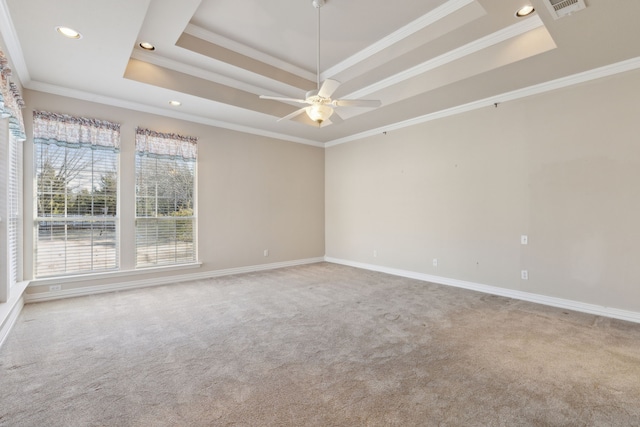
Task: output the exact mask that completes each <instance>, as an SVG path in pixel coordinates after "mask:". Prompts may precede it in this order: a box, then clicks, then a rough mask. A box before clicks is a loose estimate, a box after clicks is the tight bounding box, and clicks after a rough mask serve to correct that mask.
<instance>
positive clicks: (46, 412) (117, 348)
mask: <svg viewBox="0 0 640 427" xmlns="http://www.w3.org/2000/svg"><path fill="white" fill-rule="evenodd" d="M529 425H531V426H565V425H567V426H568V425H570V426H574V425H578V426H582V425H584V426H600V425H601V426H631V425H640V325H638V324H634V323H628V322H623V321H618V320H613V319H608V318H602V317H598V316H593V315H587V314H581V313H575V312H569V311H566V310H561V309H555V308H550V307H545V306H540V305H535V304H531V303H526V302H522V301H517V300H512V299H508V298H503V297H497V296H491V295H486V294H481V293H476V292H472V291H467V290H462V289H456V288H451V287H445V286H440V285H435V284H430V283H425V282H421V281H417V280H411V279H406V278H400V277H394V276H389V275H386V274H382V273H376V272H371V271H365V270H359V269H355V268H350V267H345V266H340V265H335V264H329V263H319V264H313V265H306V266H299V267H292V268H286V269H279V270H272V271H267V272H260V273H252V274H243V275H236V276H227V277H220V278H214V279H208V280H199V281H193V282H184V283H176V284H173V285H167V286H158V287H153V288H146V289H139V290H131V291H125V292H115V293H110V294H102V295H95V296H89V297H82V298H73V299H66V300H58V301H51V302H46V303H39V304H30V305H27V306H25V308H24V310H23V312H22V313H21V314H20V317H19V319H18V321H17V323H16V325H15V327H14V329H13V331H12V333H11V335H10V336H9V338H8V339H7V341H6V342H5V345H4V346H3V347H2V348H1V349H0V426H11V427H16V426H529Z"/></svg>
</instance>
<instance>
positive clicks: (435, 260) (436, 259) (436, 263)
mask: <svg viewBox="0 0 640 427" xmlns="http://www.w3.org/2000/svg"><path fill="white" fill-rule="evenodd" d="M433 266H434V267H437V266H438V258H434V259H433Z"/></svg>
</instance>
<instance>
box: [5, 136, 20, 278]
mask: <svg viewBox="0 0 640 427" xmlns="http://www.w3.org/2000/svg"><path fill="white" fill-rule="evenodd" d="M8 157H9V186H8V196H9V197H8V198H9V200H8V203H7V222H8V224H7V236H8V238H7V242H8V245H9V247H8V251H9V284H10V286H13V285H15V284H16V283H18V282H19V281H21V280H22V262H21V261H22V254H21V253H22V141H19V140H18V138H17V137H16V136H15V135H14V134H13V133H10V134H9V156H8Z"/></svg>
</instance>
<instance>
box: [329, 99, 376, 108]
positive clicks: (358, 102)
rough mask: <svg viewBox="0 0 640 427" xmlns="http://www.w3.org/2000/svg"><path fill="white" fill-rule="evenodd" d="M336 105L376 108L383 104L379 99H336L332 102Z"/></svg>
mask: <svg viewBox="0 0 640 427" xmlns="http://www.w3.org/2000/svg"><path fill="white" fill-rule="evenodd" d="M331 105H333V106H334V107H368V108H376V107H379V106H381V105H382V101H380V100H378V99H336V100H334V101H332V102H331Z"/></svg>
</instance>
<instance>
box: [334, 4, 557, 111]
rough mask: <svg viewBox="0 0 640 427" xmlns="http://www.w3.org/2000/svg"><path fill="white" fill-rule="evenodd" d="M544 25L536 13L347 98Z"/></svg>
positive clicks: (420, 72) (388, 84)
mask: <svg viewBox="0 0 640 427" xmlns="http://www.w3.org/2000/svg"><path fill="white" fill-rule="evenodd" d="M542 26H544V23H543V22H542V20H541V19H540V17H539V16H538V15H534V16H532V17H531V18H528V19H525V20H524V21H521V22H518V23H516V24H513V25H511V26H509V27H506V28H503V29H502V30H500V31H496V32H495V33H492V34H489V35H487V36H485V37H482V38H480V39H477V40H474V41H472V42H471V43H467V44H466V45H464V46H461V47H459V48H457V49H454V50H452V51H449V52H447V53H444V54H442V55H440V56H436V57H435V58H433V59H430V60H429V61H426V62H423V63H422V64H418V65H416V66H414V67H411V68H408V69H406V70H404V71H402V72H400V73H397V74H394V75H393V76H390V77H387V78H386V79H382V80H380V81H378V82H376V83H374V84H372V85H369V86H366V87H364V88H362V89H360V90H357V91H355V92H352V93H350V94H348V95H345V98H350V99H351V98H353V99H358V98H365V97H367V96H368V95H371V94H372V93H374V92H377V91H380V90H382V89H386V88H388V87H390V86H393V85H396V84H398V83H401V82H403V81H405V80H408V79H410V78H413V77H416V76H419V75H420V74H424V73H426V72H428V71H431V70H433V69H436V68H438V67H442V66H443V65H446V64H448V63H451V62H453V61H456V60H458V59H461V58H464V57H465V56H468V55H471V54H474V53H476V52H479V51H481V50H484V49H487V48H489V47H491V46H494V45H496V44H498V43H501V42H504V41H506V40H509V39H512V38H514V37H517V36H519V35H522V34H525V33H527V32H529V31H532V30H535V29H536V28H540V27H542Z"/></svg>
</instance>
